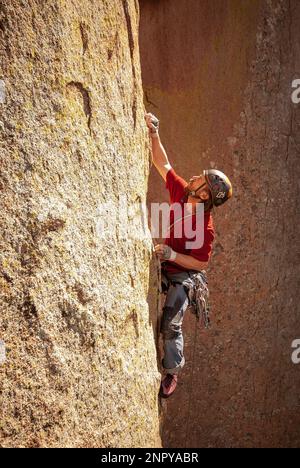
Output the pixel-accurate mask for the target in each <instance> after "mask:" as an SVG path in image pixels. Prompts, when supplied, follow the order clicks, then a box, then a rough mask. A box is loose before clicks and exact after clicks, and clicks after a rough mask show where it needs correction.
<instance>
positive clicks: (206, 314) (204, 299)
mask: <svg viewBox="0 0 300 468" xmlns="http://www.w3.org/2000/svg"><path fill="white" fill-rule="evenodd" d="M163 266H164V262H163V265H162V273H161V290H162V292H164V293H166V292H167V291H168V289H169V286H170V284H172V285H175V284H181V285H182V286H183V287H184V288H185V290H186V292H187V296H188V299H189V307H190V310H191V312H192V313H194V314H195V315H196V318H197V321H198V322H199V324H200V326H201V325H202V324H203V325H204V327H205V328H206V329H208V328H210V326H211V321H210V304H209V289H208V281H207V275H206V271H205V270H201V271H198V272H196V271H195V272H191V271H185V272H182V273H183V274H184V276H185V278H183V279H178V278H174V279H173V278H170V276H169V275H168V274H167V273H166V272H165V271H164V268H163Z"/></svg>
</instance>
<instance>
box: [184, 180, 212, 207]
mask: <svg viewBox="0 0 300 468" xmlns="http://www.w3.org/2000/svg"><path fill="white" fill-rule="evenodd" d="M188 189H189V191H190V192H192V191H195V192H196V193H195V195H190V196H189V198H190V199H191V201H194V202H201V201H205V200H208V199H209V196H210V191H209V188H208V185H207V183H206V180H205V177H204V175H203V174H201V175H198V176H193V177H191V178H190V180H189V183H188Z"/></svg>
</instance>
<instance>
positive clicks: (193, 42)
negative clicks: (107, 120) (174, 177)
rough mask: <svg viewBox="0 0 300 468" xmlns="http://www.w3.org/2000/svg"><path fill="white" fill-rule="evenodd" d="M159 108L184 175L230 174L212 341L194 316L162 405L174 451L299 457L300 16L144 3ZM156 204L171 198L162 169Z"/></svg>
mask: <svg viewBox="0 0 300 468" xmlns="http://www.w3.org/2000/svg"><path fill="white" fill-rule="evenodd" d="M140 6H141V21H140V51H141V65H142V79H143V86H144V91H145V96H144V102H145V106H146V108H147V110H148V111H149V112H153V113H154V114H155V115H157V116H158V117H159V118H160V128H161V131H160V133H161V139H162V142H163V144H164V146H165V148H166V150H167V153H168V155H169V159H170V162H171V164H172V165H173V167H174V168H175V170H176V171H177V172H178V173H179V174H180V175H181V176H183V177H186V178H188V177H190V176H192V175H194V174H198V173H199V172H200V171H202V169H204V168H209V167H217V168H219V169H221V170H223V171H224V172H225V173H227V175H228V176H229V177H230V178H231V179H232V183H233V187H234V196H233V199H232V200H230V201H229V202H228V203H227V204H226V205H224V207H220V208H218V209H217V210H216V211H215V214H214V222H215V227H216V232H217V237H216V239H215V243H214V255H213V258H212V260H211V263H210V268H209V285H210V293H211V308H212V324H213V326H212V329H211V330H210V331H208V332H207V331H203V330H202V329H199V328H198V327H197V325H196V324H195V321H194V316H193V315H191V314H188V315H187V317H186V318H185V324H184V335H185V345H186V348H185V349H186V352H185V357H186V361H187V363H186V366H185V368H184V370H183V372H182V374H181V378H180V380H179V386H178V389H177V390H176V395H175V394H174V396H173V397H172V399H170V400H169V401H168V402H167V403H163V410H164V411H163V421H164V423H163V443H164V446H166V447H203V446H204V447H276V446H281V447H284V446H287V447H293V446H294V447H295V446H296V447H299V446H300V413H299V405H300V400H299V387H300V372H299V371H300V368H299V365H298V366H297V365H295V364H293V363H292V360H291V355H292V351H293V349H292V347H291V345H292V342H293V340H295V339H299V338H300V309H299V303H300V300H299V299H300V296H299V294H300V284H299V278H300V246H299V221H300V214H299V178H300V164H299V151H300V131H299V125H300V103H298V104H297V103H293V102H292V99H291V95H292V92H293V88H292V82H293V80H295V79H300V34H299V30H300V4H299V2H298V1H296V0H290V1H286V0H249V1H248V0H245V1H243V2H241V1H239V0H224V1H223V0H220V1H219V0H214V1H210V0H203V1H201V2H200V1H198V0H187V1H185V0H174V1H172V2H168V1H163V0H162V1H156V2H152V1H150V0H141V1H140ZM149 182H150V183H149V202H151V201H162V200H168V194H167V192H166V190H165V189H164V183H163V181H162V180H161V178H160V176H159V175H158V174H157V173H156V171H155V170H154V169H153V172H152V173H151V177H150V181H149Z"/></svg>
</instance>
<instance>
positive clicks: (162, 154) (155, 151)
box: [145, 113, 172, 181]
mask: <svg viewBox="0 0 300 468" xmlns="http://www.w3.org/2000/svg"><path fill="white" fill-rule="evenodd" d="M152 119H154V120H155V119H156V117H155V116H154V115H153V114H150V113H148V114H146V115H145V120H146V123H147V126H148V128H149V135H150V137H151V144H152V161H153V164H154V166H155V167H156V169H157V170H158V172H159V173H160V175H161V176H162V178H163V179H164V181H165V180H166V177H167V173H168V171H169V170H170V169H172V166H171V164H170V163H169V160H168V156H167V153H166V151H165V148H164V147H163V145H162V143H161V141H160V137H159V133H158V124H157V125H156V126H155V125H153V123H152V122H151V121H152ZM156 120H157V119H156Z"/></svg>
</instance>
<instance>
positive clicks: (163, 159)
mask: <svg viewBox="0 0 300 468" xmlns="http://www.w3.org/2000/svg"><path fill="white" fill-rule="evenodd" d="M151 144H152V161H153V164H154V165H155V166H157V167H161V166H165V165H166V164H168V163H169V160H168V156H167V153H166V150H165V148H164V147H163V145H162V143H161V141H160V137H159V135H158V134H157V135H156V136H155V137H152V138H151Z"/></svg>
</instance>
